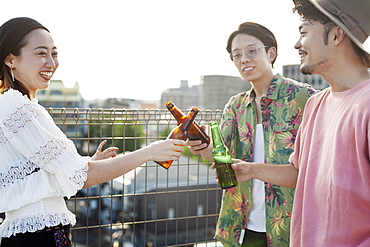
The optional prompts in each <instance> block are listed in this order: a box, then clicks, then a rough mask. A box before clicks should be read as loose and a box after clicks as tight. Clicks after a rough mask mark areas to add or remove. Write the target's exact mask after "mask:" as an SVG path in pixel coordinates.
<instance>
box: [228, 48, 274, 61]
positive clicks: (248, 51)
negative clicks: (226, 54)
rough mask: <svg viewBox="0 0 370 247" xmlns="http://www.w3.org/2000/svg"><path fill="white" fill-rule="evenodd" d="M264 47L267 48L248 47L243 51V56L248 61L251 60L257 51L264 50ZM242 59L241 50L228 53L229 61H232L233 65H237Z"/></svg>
mask: <svg viewBox="0 0 370 247" xmlns="http://www.w3.org/2000/svg"><path fill="white" fill-rule="evenodd" d="M264 47H268V46H257V47H256V46H250V47H248V48H247V49H246V50H245V53H244V55H245V56H246V57H247V58H249V59H253V58H255V57H256V56H257V55H258V49H260V48H264ZM242 57H243V52H242V50H236V51H233V52H231V53H230V58H231V60H233V62H234V63H239V62H240V60H241V59H242Z"/></svg>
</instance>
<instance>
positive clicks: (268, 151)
mask: <svg viewBox="0 0 370 247" xmlns="http://www.w3.org/2000/svg"><path fill="white" fill-rule="evenodd" d="M226 49H227V51H228V53H229V54H230V58H231V60H232V61H233V62H234V64H235V66H236V68H237V69H238V70H239V73H240V75H241V77H242V78H243V79H244V80H246V81H249V82H250V83H251V84H252V89H251V90H250V91H248V92H241V93H239V94H237V95H235V96H233V97H232V98H231V99H230V100H229V102H228V103H227V104H226V106H225V109H224V112H223V115H222V118H221V121H220V126H221V128H220V129H221V132H222V135H223V138H224V140H225V144H226V145H227V146H228V147H229V149H230V152H231V154H232V156H233V157H234V158H237V159H241V160H244V161H254V162H261V163H264V162H267V163H272V164H274V165H281V164H285V163H286V162H288V158H289V155H290V153H291V152H292V151H293V147H294V140H295V136H296V133H297V129H298V127H299V125H300V123H301V120H302V113H303V110H304V107H305V104H306V101H307V99H308V98H309V97H310V96H311V95H313V94H315V90H314V89H313V88H311V86H309V85H308V84H303V83H299V82H296V81H293V80H292V79H288V78H284V77H283V76H281V75H279V74H274V72H273V64H274V62H275V60H276V57H277V42H276V39H275V37H274V34H273V33H272V32H271V31H270V30H269V29H267V28H266V27H264V26H262V25H260V24H257V23H253V22H246V23H243V24H241V25H240V26H239V28H238V30H236V31H235V32H233V33H232V34H231V35H230V37H229V39H228V42H227V48H226ZM246 83H247V82H246ZM187 143H188V145H189V149H190V151H191V152H192V153H195V154H202V155H203V156H204V157H205V158H206V159H207V160H210V161H211V160H212V154H211V150H212V145H210V147H208V148H206V149H204V150H201V149H202V148H204V144H200V143H201V142H200V141H188V142H187ZM213 168H214V167H213ZM293 197H294V189H292V188H285V187H280V186H277V185H275V184H268V183H264V182H263V181H261V180H257V179H253V180H249V181H245V182H241V183H239V184H238V186H236V187H235V188H232V189H229V190H224V194H223V198H222V207H221V211H220V216H219V219H218V223H217V228H216V236H215V237H216V238H217V239H218V240H219V241H221V242H222V244H223V245H224V246H226V247H231V246H240V245H241V246H245V247H246V246H282V247H283V246H289V229H290V216H291V212H292V205H293Z"/></svg>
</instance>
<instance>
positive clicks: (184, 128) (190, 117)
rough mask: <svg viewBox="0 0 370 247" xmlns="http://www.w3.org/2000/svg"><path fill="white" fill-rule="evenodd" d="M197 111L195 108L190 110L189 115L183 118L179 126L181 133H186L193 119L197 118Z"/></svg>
mask: <svg viewBox="0 0 370 247" xmlns="http://www.w3.org/2000/svg"><path fill="white" fill-rule="evenodd" d="M198 112H199V110H198V109H197V108H195V107H193V108H192V109H191V111H190V112H189V114H188V115H187V116H186V117H185V120H184V121H183V122H182V124H181V125H180V128H181V130H182V131H188V129H189V128H190V126H191V125H192V124H193V122H194V119H195V117H196V116H197V114H198Z"/></svg>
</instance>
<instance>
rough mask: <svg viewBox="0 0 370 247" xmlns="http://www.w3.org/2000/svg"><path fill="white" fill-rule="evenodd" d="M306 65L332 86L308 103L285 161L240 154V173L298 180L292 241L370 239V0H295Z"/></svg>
mask: <svg viewBox="0 0 370 247" xmlns="http://www.w3.org/2000/svg"><path fill="white" fill-rule="evenodd" d="M293 2H294V4H295V7H294V11H295V12H297V13H298V14H299V16H300V17H301V21H302V22H301V25H300V27H299V32H300V38H299V40H298V42H297V43H296V45H295V48H296V49H297V50H298V52H299V54H300V57H301V72H302V73H304V74H320V75H322V76H323V78H324V79H325V80H326V81H327V82H328V83H329V84H330V87H329V88H327V89H325V90H323V91H322V92H320V93H318V94H316V95H315V96H312V97H311V98H310V99H309V100H308V101H307V104H306V108H305V111H304V115H303V122H302V124H301V126H300V128H299V132H298V135H297V139H296V142H295V151H294V152H293V153H292V155H291V156H290V159H289V161H290V163H291V164H287V165H281V166H273V165H271V166H270V165H266V164H265V165H261V164H256V163H247V162H242V161H236V162H235V163H234V164H233V167H234V169H235V171H236V175H237V178H238V180H239V181H245V180H248V179H252V178H256V179H260V180H264V181H266V182H268V183H273V184H277V185H281V186H286V187H296V192H295V198H294V205H293V212H292V221H291V239H290V241H291V242H290V244H291V246H294V247H297V246H307V247H312V246H315V247H316V246H330V247H332V246H363V247H365V246H370V72H369V68H370V54H369V51H370V50H369V48H368V47H367V48H366V45H365V44H366V41H368V42H367V43H369V42H370V41H369V39H370V38H368V37H369V33H370V19H369V13H370V0H351V1H348V0H294V1H293Z"/></svg>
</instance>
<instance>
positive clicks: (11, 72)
mask: <svg viewBox="0 0 370 247" xmlns="http://www.w3.org/2000/svg"><path fill="white" fill-rule="evenodd" d="M10 74H12V80H13V82H14V72H13V69H12V68H10Z"/></svg>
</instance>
